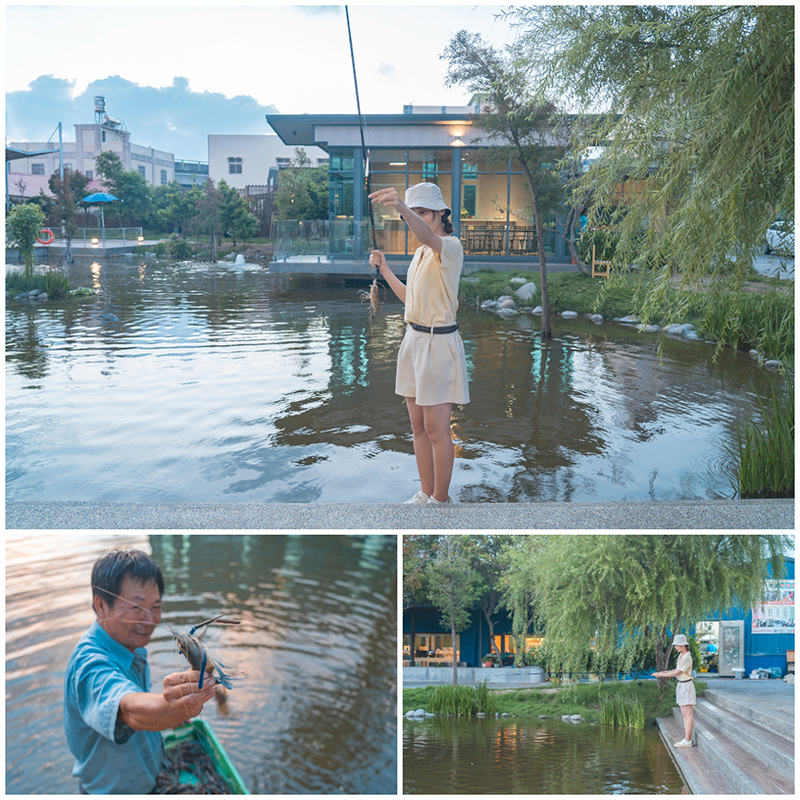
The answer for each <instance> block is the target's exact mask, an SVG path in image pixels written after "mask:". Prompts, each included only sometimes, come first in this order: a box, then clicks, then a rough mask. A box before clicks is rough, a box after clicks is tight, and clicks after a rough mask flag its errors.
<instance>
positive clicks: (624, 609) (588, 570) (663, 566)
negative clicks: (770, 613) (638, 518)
mask: <svg viewBox="0 0 800 800" xmlns="http://www.w3.org/2000/svg"><path fill="white" fill-rule="evenodd" d="M790 542H791V538H790V537H788V536H783V535H767V534H763V535H759V534H740V535H728V534H701V535H697V534H694V535H692V534H688V535H680V534H664V535H659V534H652V535H633V534H630V535H629V534H616V535H595V534H591V535H582V536H568V535H560V536H548V537H540V538H538V539H535V540H533V541H531V542H530V547H528V548H527V553H526V552H525V551H522V552H520V553H518V557H517V558H516V559H515V561H514V562H513V563H512V564H511V565H510V570H511V571H513V572H516V574H517V576H518V578H520V577H522V578H524V577H525V576H527V579H528V581H529V582H530V585H531V586H532V587H533V590H534V594H535V604H536V610H537V614H538V615H539V618H540V619H541V621H542V622H543V625H544V630H545V636H546V642H547V647H546V652H547V666H548V667H549V668H550V669H552V670H563V671H565V672H567V673H569V672H584V671H586V665H587V663H589V661H590V659H591V660H592V663H593V665H594V668H595V669H597V670H598V671H605V670H606V669H607V668H608V667H609V666H613V667H614V668H617V669H618V668H622V669H629V668H631V667H632V666H634V665H635V664H636V663H637V660H638V659H640V658H641V654H642V652H643V651H644V650H645V649H650V650H651V651H652V652H653V653H654V655H655V661H656V666H657V669H658V671H661V670H664V669H666V668H667V664H668V661H669V656H670V654H671V651H672V644H671V642H672V637H673V636H674V635H675V634H678V633H690V632H691V629H692V627H693V626H694V623H695V622H696V621H697V620H700V619H704V618H705V617H707V616H708V615H709V614H712V613H715V612H725V611H727V610H729V609H731V608H745V609H746V608H750V607H752V606H753V605H755V604H758V603H759V602H761V601H763V599H764V592H765V581H766V580H768V579H769V578H770V577H771V575H774V576H779V575H781V574H782V571H783V552H784V551H785V549H786V547H787V546H788V545H789V544H790ZM770 566H771V569H772V572H771V575H770V571H769V568H770ZM665 680H666V679H659V681H660V683H661V684H662V685H663V683H664V682H665Z"/></svg>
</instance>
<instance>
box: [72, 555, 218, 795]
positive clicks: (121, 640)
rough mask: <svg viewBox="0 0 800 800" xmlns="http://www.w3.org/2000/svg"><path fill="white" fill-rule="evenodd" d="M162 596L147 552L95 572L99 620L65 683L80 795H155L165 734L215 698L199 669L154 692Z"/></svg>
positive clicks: (110, 560)
mask: <svg viewBox="0 0 800 800" xmlns="http://www.w3.org/2000/svg"><path fill="white" fill-rule="evenodd" d="M163 593H164V579H163V577H162V575H161V570H160V569H159V567H158V565H157V564H156V563H155V562H154V561H153V560H152V558H150V556H148V555H147V554H146V553H143V552H141V551H138V550H115V551H114V552H112V553H108V554H106V555H104V556H102V557H101V558H100V559H98V561H97V563H96V564H95V565H94V568H93V569H92V605H93V607H94V611H95V614H96V617H97V619H96V620H95V622H94V623H93V624H92V627H91V628H89V630H88V631H87V632H86V633H85V634H84V635H83V637H82V638H81V640H80V641H79V642H78V645H77V647H76V648H75V650H74V652H73V653H72V657H71V658H70V660H69V664H68V665H67V673H66V676H65V678H64V727H65V729H66V734H67V744H68V745H69V749H70V751H71V752H72V754H73V755H74V756H75V766H74V767H73V770H72V774H73V775H75V776H76V777H77V778H78V780H79V791H80V793H81V794H148V793H150V792H152V791H153V790H154V789H155V783H156V776H157V775H158V772H159V770H160V768H161V760H162V755H163V746H162V743H161V733H160V731H163V730H166V729H168V728H172V727H174V726H175V725H178V724H180V723H181V722H185V721H186V720H188V719H191V718H192V717H196V716H197V715H198V714H199V713H200V712H201V711H202V709H203V705H204V704H205V703H207V702H208V701H209V700H210V699H211V698H212V697H213V696H214V694H215V691H216V686H215V682H214V680H213V679H207V681H206V682H204V684H203V689H202V690H200V689H198V682H199V679H200V673H199V672H198V671H197V670H187V671H186V672H175V673H172V674H170V675H167V677H166V678H164V681H163V686H164V689H163V692H151V691H150V668H149V666H148V664H147V651H146V650H145V645H147V644H148V642H149V641H150V637H151V635H152V633H153V628H154V623H156V622H159V621H160V620H161V596H162V594H163ZM114 595H118V597H115V596H114Z"/></svg>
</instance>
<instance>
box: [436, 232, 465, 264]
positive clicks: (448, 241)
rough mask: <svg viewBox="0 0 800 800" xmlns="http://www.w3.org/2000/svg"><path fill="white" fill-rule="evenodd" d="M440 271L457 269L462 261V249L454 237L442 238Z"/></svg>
mask: <svg viewBox="0 0 800 800" xmlns="http://www.w3.org/2000/svg"><path fill="white" fill-rule="evenodd" d="M441 260H442V269H458V270H460V269H461V267H462V263H463V261H464V248H463V247H462V246H461V242H460V241H459V240H458V239H457V238H456V237H455V236H443V237H442V252H441Z"/></svg>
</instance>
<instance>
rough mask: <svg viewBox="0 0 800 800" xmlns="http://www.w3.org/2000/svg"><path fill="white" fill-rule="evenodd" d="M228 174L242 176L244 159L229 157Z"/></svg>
mask: <svg viewBox="0 0 800 800" xmlns="http://www.w3.org/2000/svg"><path fill="white" fill-rule="evenodd" d="M228 174H229V175H241V174H242V159H241V158H236V157H234V156H229V157H228Z"/></svg>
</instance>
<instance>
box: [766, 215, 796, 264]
mask: <svg viewBox="0 0 800 800" xmlns="http://www.w3.org/2000/svg"><path fill="white" fill-rule="evenodd" d="M764 252H765V253H766V254H767V255H769V254H770V253H772V252H775V253H777V254H778V255H781V256H787V255H791V256H794V225H790V223H788V222H784V220H782V219H779V220H776V221H775V222H773V223H772V225H770V226H769V228H767V246H766V247H765V248H764Z"/></svg>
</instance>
